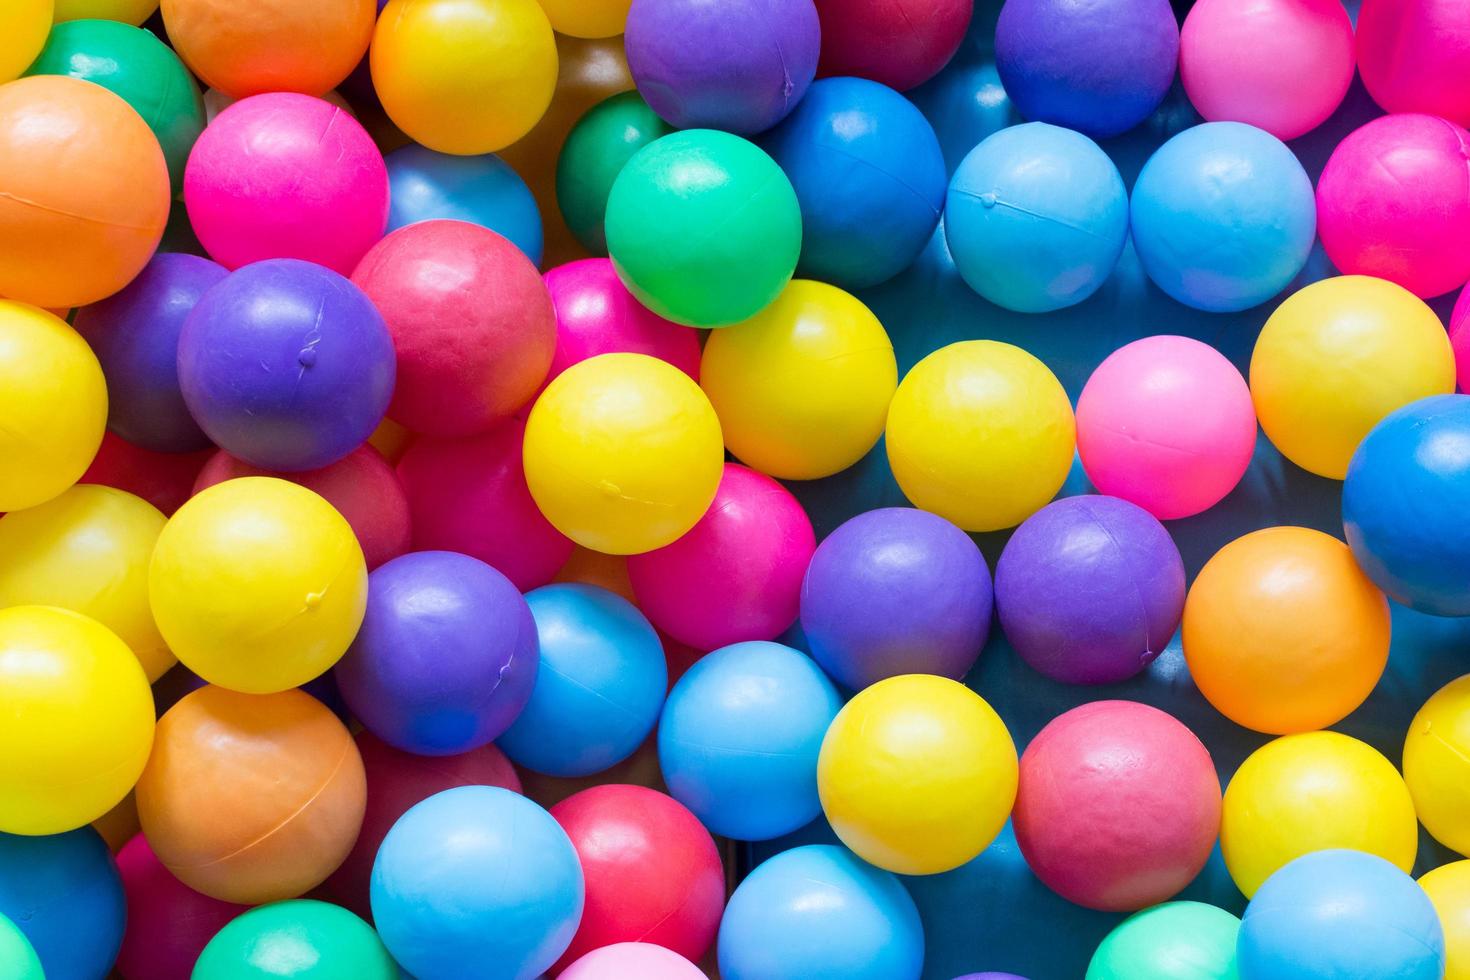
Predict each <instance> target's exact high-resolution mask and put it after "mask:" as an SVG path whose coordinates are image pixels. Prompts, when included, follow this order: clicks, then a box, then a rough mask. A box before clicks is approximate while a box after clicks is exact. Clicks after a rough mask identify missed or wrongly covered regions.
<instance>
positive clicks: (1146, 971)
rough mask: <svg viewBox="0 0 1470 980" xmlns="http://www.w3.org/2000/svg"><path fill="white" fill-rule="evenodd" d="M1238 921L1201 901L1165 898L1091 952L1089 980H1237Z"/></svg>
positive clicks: (1127, 921) (1130, 920)
mask: <svg viewBox="0 0 1470 980" xmlns="http://www.w3.org/2000/svg"><path fill="white" fill-rule="evenodd" d="M1239 932H1240V920H1239V919H1237V918H1236V917H1235V916H1233V915H1231V914H1230V913H1229V912H1226V911H1225V910H1224V909H1220V908H1216V907H1215V906H1213V905H1205V904H1203V903H1202V902H1165V903H1164V904H1163V905H1155V906H1154V907H1153V908H1148V909H1144V910H1143V911H1142V912H1137V913H1134V914H1133V915H1130V916H1129V917H1128V918H1127V919H1124V920H1123V922H1122V923H1121V924H1119V925H1118V927H1117V928H1115V929H1114V930H1113V931H1112V932H1110V933H1108V935H1107V938H1106V939H1104V940H1103V941H1102V945H1100V946H1098V948H1097V952H1096V953H1094V954H1093V955H1092V962H1091V963H1090V964H1088V966H1087V980H1239V978H1240V974H1239V973H1237V972H1236V968H1235V939H1236V935H1237V933H1239Z"/></svg>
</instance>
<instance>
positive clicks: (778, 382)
mask: <svg viewBox="0 0 1470 980" xmlns="http://www.w3.org/2000/svg"><path fill="white" fill-rule="evenodd" d="M699 380H700V384H701V386H702V387H703V388H704V391H705V394H707V395H708V396H709V399H710V403H711V404H712V405H714V407H715V412H716V414H718V415H719V417H720V428H721V431H722V432H723V433H724V436H725V444H726V445H727V446H728V447H729V449H730V451H731V452H732V453H733V454H734V455H735V456H736V457H738V458H739V459H740V460H741V461H742V462H744V463H745V464H746V465H748V466H751V467H754V468H755V469H758V470H760V471H761V472H763V473H769V474H770V475H771V476H775V477H780V478H782V479H791V480H814V479H818V478H820V477H824V476H831V475H832V474H834V473H837V472H839V471H841V470H844V469H846V468H847V467H849V466H852V465H853V464H854V463H856V462H857V461H858V460H860V459H862V458H863V457H864V456H865V455H867V453H868V451H869V450H871V449H872V448H873V446H874V444H875V443H877V441H878V438H879V436H881V435H882V434H883V423H884V421H885V419H886V418H887V415H888V405H889V402H891V401H892V400H893V393H894V390H895V389H896V388H897V386H898V363H897V361H896V360H895V358H894V354H893V344H892V342H890V341H889V339H888V333H887V331H885V330H884V329H883V324H881V323H879V322H878V318H877V317H876V316H874V315H873V312H872V311H871V310H870V309H868V307H867V306H866V305H865V304H864V303H863V302H862V301H861V300H859V299H858V298H857V297H855V296H853V295H852V294H851V293H847V292H844V291H843V290H841V289H838V288H837V287H836V286H831V285H828V284H826V283H821V282H813V281H810V280H805V279H797V280H793V281H792V282H791V283H790V284H788V285H787V286H786V288H785V289H783V290H782V291H781V295H780V296H779V297H777V299H776V301H775V302H773V303H772V304H771V305H770V306H768V307H766V308H765V309H764V310H762V311H761V312H760V313H757V314H756V315H755V316H753V317H751V318H750V319H749V320H746V321H745V322H744V323H740V324H737V325H736V326H733V327H730V328H728V329H725V330H719V331H716V332H715V333H713V334H711V335H710V337H709V340H708V341H707V342H706V343H705V347H704V359H703V361H702V362H701V364H700V374H699Z"/></svg>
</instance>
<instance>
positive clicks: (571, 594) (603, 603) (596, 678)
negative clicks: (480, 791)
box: [497, 584, 669, 776]
mask: <svg viewBox="0 0 1470 980" xmlns="http://www.w3.org/2000/svg"><path fill="white" fill-rule="evenodd" d="M526 602H527V603H529V604H530V606H531V616H532V617H533V618H534V619H535V620H536V633H537V636H538V637H539V639H540V643H541V666H540V669H539V670H538V671H537V674H536V683H535V686H533V687H532V688H531V699H530V700H529V701H527V702H526V707H525V708H524V709H523V710H522V711H521V713H520V716H519V717H518V718H516V720H515V722H514V724H512V725H511V726H510V728H509V729H508V730H507V731H506V732H505V734H504V735H502V736H500V740H499V742H498V743H497V744H499V746H500V748H501V749H502V750H503V751H504V752H505V754H506V755H508V756H510V758H511V760H512V761H514V762H516V763H518V764H520V765H522V766H525V767H526V768H527V769H530V770H532V771H534V772H539V773H545V774H546V775H548V776H588V775H591V774H592V773H594V772H601V771H602V770H604V769H606V768H607V767H608V766H611V765H613V764H615V763H618V762H621V761H622V760H624V759H626V758H627V757H628V756H630V755H632V754H633V752H634V750H635V749H637V748H638V746H639V745H641V744H643V740H644V739H645V738H647V737H648V733H649V732H651V731H653V726H654V725H655V724H656V723H657V722H658V713H659V709H660V708H662V707H663V703H664V692H665V691H666V690H667V689H668V680H669V678H668V665H667V663H666V661H665V659H664V649H663V644H662V643H661V642H660V641H659V638H658V633H656V632H654V629H653V627H652V626H651V625H649V622H648V620H647V619H645V618H644V616H643V614H642V613H641V612H639V611H638V610H637V609H635V608H634V607H633V604H632V603H630V602H629V601H628V600H626V599H624V598H622V597H621V596H617V595H614V594H613V593H611V592H609V591H607V590H606V589H600V588H598V587H597V586H594V585H574V584H556V585H547V586H543V587H542V588H539V589H535V590H533V591H531V592H528V593H526Z"/></svg>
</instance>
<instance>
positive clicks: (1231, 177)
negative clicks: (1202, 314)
mask: <svg viewBox="0 0 1470 980" xmlns="http://www.w3.org/2000/svg"><path fill="white" fill-rule="evenodd" d="M1132 221H1133V244H1134V247H1135V248H1137V249H1138V258H1139V261H1140V262H1142V263H1143V270H1144V272H1146V273H1148V277H1149V278H1150V279H1152V280H1153V281H1154V283H1155V284H1156V285H1157V286H1158V287H1159V288H1160V289H1162V290H1163V291H1164V292H1166V293H1168V294H1169V295H1170V296H1172V297H1174V298H1175V299H1177V300H1178V301H1179V302H1181V303H1183V304H1184V305H1185V306H1192V307H1194V308H1195V309H1197V310H1205V311H1207V312H1211V313H1231V312H1236V311H1239V310H1244V309H1249V308H1250V307H1252V306H1256V305H1257V304H1260V303H1264V302H1265V301H1266V300H1268V299H1270V298H1271V297H1272V296H1275V295H1276V294H1277V293H1279V292H1281V291H1282V290H1283V289H1285V288H1286V286H1287V284H1288V283H1290V282H1291V280H1292V279H1293V278H1295V277H1296V274H1297V273H1298V272H1301V270H1302V266H1304V265H1306V262H1307V257H1308V256H1309V255H1310V254H1311V251H1312V242H1313V240H1314V238H1315V236H1316V233H1317V205H1316V199H1315V196H1314V193H1313V191H1312V181H1311V179H1310V178H1309V177H1308V176H1307V172H1306V171H1305V170H1303V169H1302V165H1301V163H1300V161H1298V160H1297V158H1296V155H1295V154H1293V153H1292V152H1291V150H1290V149H1288V148H1287V146H1286V144H1285V143H1283V142H1281V141H1280V140H1279V139H1277V138H1276V137H1274V136H1272V135H1271V134H1270V133H1268V132H1266V131H1265V130H1263V129H1257V128H1256V127H1254V126H1247V125H1245V124H1244V123H1235V122H1212V123H1204V124H1203V125H1200V126H1195V127H1193V128H1192V129H1186V130H1185V131H1184V132H1182V133H1180V134H1179V135H1178V136H1175V137H1174V138H1173V139H1171V140H1169V142H1167V143H1165V144H1164V145H1163V146H1161V147H1159V149H1158V150H1157V151H1156V152H1155V153H1154V155H1153V156H1152V157H1150V158H1149V161H1148V163H1146V164H1144V166H1143V170H1142V172H1141V173H1139V175H1138V182H1137V183H1136V184H1134V185H1133V203H1132Z"/></svg>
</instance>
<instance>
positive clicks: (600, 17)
mask: <svg viewBox="0 0 1470 980" xmlns="http://www.w3.org/2000/svg"><path fill="white" fill-rule="evenodd" d="M631 6H633V0H541V9H542V10H544V11H546V16H547V17H548V18H550V20H551V28H552V30H554V31H556V32H557V33H558V34H570V35H571V36H572V37H586V38H598V37H617V36H618V35H619V34H621V33H623V25H624V24H626V23H627V22H628V8H629V7H631Z"/></svg>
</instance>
